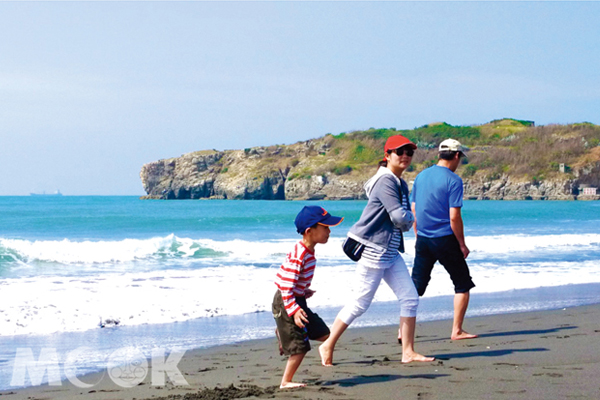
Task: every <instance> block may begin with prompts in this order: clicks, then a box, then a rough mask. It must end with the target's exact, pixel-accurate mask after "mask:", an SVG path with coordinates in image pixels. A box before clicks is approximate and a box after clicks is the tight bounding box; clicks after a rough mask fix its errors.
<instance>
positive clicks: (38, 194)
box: [29, 190, 63, 196]
mask: <svg viewBox="0 0 600 400" xmlns="http://www.w3.org/2000/svg"><path fill="white" fill-rule="evenodd" d="M29 195H30V196H62V195H63V194H62V193H61V192H60V190H57V191H56V192H54V193H46V192H42V193H29Z"/></svg>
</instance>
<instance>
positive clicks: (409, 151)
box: [389, 147, 415, 157]
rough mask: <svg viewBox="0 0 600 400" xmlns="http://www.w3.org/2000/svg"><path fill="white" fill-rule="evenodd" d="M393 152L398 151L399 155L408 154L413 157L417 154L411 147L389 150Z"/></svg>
mask: <svg viewBox="0 0 600 400" xmlns="http://www.w3.org/2000/svg"><path fill="white" fill-rule="evenodd" d="M389 152H390V154H391V153H396V154H397V155H398V156H402V155H404V154H406V155H407V156H408V157H412V156H413V155H414V154H415V150H414V149H411V148H410V147H400V148H399V149H394V150H390V151H389Z"/></svg>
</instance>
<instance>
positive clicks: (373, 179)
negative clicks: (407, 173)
mask: <svg viewBox="0 0 600 400" xmlns="http://www.w3.org/2000/svg"><path fill="white" fill-rule="evenodd" d="M384 175H391V176H393V177H394V178H395V179H396V180H397V181H398V184H400V178H398V177H397V176H396V175H394V173H393V172H392V171H390V170H389V169H387V168H386V167H379V169H378V170H377V172H376V173H375V175H373V176H372V177H371V178H370V179H369V180H368V181H366V182H365V184H364V186H363V188H364V189H365V193H366V194H367V197H370V196H371V192H372V191H373V187H374V186H375V184H376V183H377V181H378V180H379V178H381V177H382V176H384Z"/></svg>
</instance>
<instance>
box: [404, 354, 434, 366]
mask: <svg viewBox="0 0 600 400" xmlns="http://www.w3.org/2000/svg"><path fill="white" fill-rule="evenodd" d="M413 361H418V362H431V361H435V357H426V356H424V355H422V354H419V353H412V354H402V364H408V363H411V362H413Z"/></svg>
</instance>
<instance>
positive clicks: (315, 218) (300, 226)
mask: <svg viewBox="0 0 600 400" xmlns="http://www.w3.org/2000/svg"><path fill="white" fill-rule="evenodd" d="M343 220H344V218H343V217H334V216H333V215H331V214H329V213H328V212H327V211H326V210H325V209H324V208H323V207H319V206H305V207H304V208H303V209H302V210H300V212H299V213H298V215H297V216H296V221H294V223H295V224H296V229H297V230H298V233H299V234H301V235H302V234H304V231H305V230H306V229H307V228H310V227H311V226H313V225H314V224H321V225H326V226H336V225H339V224H340V222H342V221H343Z"/></svg>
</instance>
